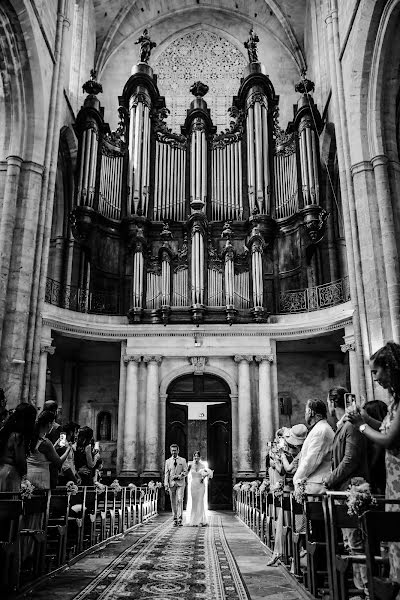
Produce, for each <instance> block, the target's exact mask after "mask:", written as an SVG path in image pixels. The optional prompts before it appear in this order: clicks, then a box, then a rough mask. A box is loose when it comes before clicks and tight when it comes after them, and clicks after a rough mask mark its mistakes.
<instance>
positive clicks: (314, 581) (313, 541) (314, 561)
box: [305, 494, 329, 596]
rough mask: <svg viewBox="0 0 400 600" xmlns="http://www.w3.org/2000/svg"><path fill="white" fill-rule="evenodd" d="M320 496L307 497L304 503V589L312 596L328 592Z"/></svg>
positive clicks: (325, 541) (326, 540) (325, 547)
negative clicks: (305, 552)
mask: <svg viewBox="0 0 400 600" xmlns="http://www.w3.org/2000/svg"><path fill="white" fill-rule="evenodd" d="M322 496H323V495H322V494H315V495H312V496H311V495H308V498H307V500H306V502H305V516H306V551H307V577H306V587H307V589H308V590H309V591H310V592H311V594H312V595H313V596H318V595H320V594H319V591H320V590H328V586H327V581H326V580H327V578H328V568H327V548H328V543H329V538H327V537H326V532H325V519H324V511H323V506H322ZM325 583H326V585H325Z"/></svg>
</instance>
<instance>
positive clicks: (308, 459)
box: [293, 400, 334, 494]
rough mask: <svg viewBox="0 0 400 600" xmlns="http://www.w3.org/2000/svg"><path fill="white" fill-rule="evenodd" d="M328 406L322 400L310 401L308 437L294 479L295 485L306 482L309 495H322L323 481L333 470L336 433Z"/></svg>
mask: <svg viewBox="0 0 400 600" xmlns="http://www.w3.org/2000/svg"><path fill="white" fill-rule="evenodd" d="M326 418H327V410H326V405H325V403H324V402H323V401H322V400H308V401H307V404H306V411H305V422H306V425H307V428H308V435H307V437H306V440H305V442H304V444H303V447H302V449H301V453H300V457H299V466H298V468H297V471H296V473H295V475H294V477H293V484H294V486H295V487H296V485H297V483H298V482H299V481H302V480H306V488H305V492H306V493H307V494H321V493H322V492H323V491H324V489H325V488H324V485H323V480H324V479H325V478H326V477H327V476H328V474H329V473H330V470H331V454H332V444H333V437H334V433H333V430H332V427H331V426H330V425H329V423H328V422H327V420H326Z"/></svg>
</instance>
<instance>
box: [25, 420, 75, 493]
mask: <svg viewBox="0 0 400 600" xmlns="http://www.w3.org/2000/svg"><path fill="white" fill-rule="evenodd" d="M53 425H54V413H53V412H50V411H48V410H44V411H42V412H41V413H40V415H39V416H38V418H37V419H36V423H35V429H34V432H33V436H32V440H31V446H30V449H31V453H30V455H29V457H28V460H27V466H28V470H27V478H28V479H29V481H30V482H31V483H32V484H33V485H34V486H35V487H37V488H39V489H42V490H48V489H50V469H49V465H54V467H55V468H56V469H57V472H58V469H60V468H61V465H62V464H63V463H64V461H65V460H66V458H67V456H68V455H69V453H70V451H71V446H70V445H69V444H68V446H67V447H66V448H65V449H64V453H63V454H62V456H58V454H57V452H56V451H55V449H54V446H53V444H52V443H51V441H50V440H49V439H47V438H46V435H47V434H48V433H49V432H50V431H51V428H52V427H53Z"/></svg>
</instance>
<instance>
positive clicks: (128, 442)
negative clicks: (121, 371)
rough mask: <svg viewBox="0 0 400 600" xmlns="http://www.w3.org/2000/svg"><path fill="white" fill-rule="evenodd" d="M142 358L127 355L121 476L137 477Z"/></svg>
mask: <svg viewBox="0 0 400 600" xmlns="http://www.w3.org/2000/svg"><path fill="white" fill-rule="evenodd" d="M140 360H141V357H140V356H134V355H131V354H126V355H125V357H124V361H125V362H126V364H127V368H126V388H125V414H124V444H123V459H122V472H121V475H125V476H126V475H129V476H131V477H137V475H138V472H137V417H138V367H139V363H140Z"/></svg>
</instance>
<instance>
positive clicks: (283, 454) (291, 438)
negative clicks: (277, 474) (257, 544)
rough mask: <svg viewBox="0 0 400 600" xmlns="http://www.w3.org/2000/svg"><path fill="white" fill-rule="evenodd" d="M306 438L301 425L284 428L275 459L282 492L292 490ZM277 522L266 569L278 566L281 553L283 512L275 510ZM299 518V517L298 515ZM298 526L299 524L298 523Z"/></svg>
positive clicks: (304, 429)
mask: <svg viewBox="0 0 400 600" xmlns="http://www.w3.org/2000/svg"><path fill="white" fill-rule="evenodd" d="M306 436H307V427H306V426H305V425H303V424H301V423H300V424H299V425H293V427H292V428H291V429H287V428H285V431H284V432H283V436H282V439H283V441H284V445H283V444H281V446H282V447H281V449H280V452H279V454H278V456H277V458H276V462H279V464H280V465H282V470H283V477H284V482H285V483H284V488H283V489H284V491H291V490H292V489H293V475H294V473H295V472H296V470H297V467H298V463H299V457H300V451H301V448H302V446H303V444H304V440H305V439H306ZM277 513H278V514H277V520H276V527H275V542H274V553H273V555H272V558H271V559H270V560H269V561H268V562H267V567H273V566H275V565H277V564H278V561H279V560H280V559H281V557H282V552H283V516H284V515H283V511H282V509H281V508H279V507H278V508H277ZM300 517H301V515H300ZM298 525H299V526H300V523H298ZM296 530H297V528H296Z"/></svg>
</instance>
